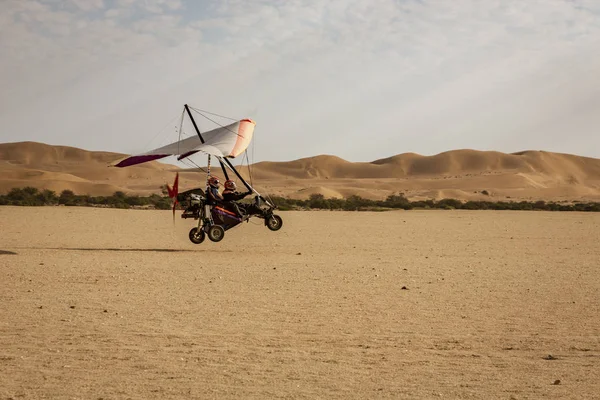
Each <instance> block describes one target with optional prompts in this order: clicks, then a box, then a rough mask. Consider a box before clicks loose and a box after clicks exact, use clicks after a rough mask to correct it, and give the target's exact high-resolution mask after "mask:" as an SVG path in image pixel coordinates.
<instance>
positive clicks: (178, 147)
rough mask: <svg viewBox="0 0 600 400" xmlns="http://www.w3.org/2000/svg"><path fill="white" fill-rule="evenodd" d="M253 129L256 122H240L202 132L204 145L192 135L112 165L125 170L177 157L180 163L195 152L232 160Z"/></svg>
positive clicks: (250, 135) (246, 144)
mask: <svg viewBox="0 0 600 400" xmlns="http://www.w3.org/2000/svg"><path fill="white" fill-rule="evenodd" d="M255 126H256V122H254V121H252V120H251V119H242V120H240V121H237V122H234V123H232V124H230V125H226V126H222V127H219V128H216V129H213V130H211V131H208V132H204V133H202V138H203V139H204V143H202V142H201V141H200V137H198V136H192V137H189V138H187V139H184V140H181V141H178V142H174V143H171V144H168V145H166V146H163V147H159V148H157V149H154V150H150V151H148V152H146V153H143V154H139V155H135V156H131V157H128V158H126V159H124V160H122V161H120V162H119V163H118V164H116V165H115V166H116V167H129V166H131V165H136V164H141V163H145V162H148V161H153V160H158V159H160V158H164V157H169V156H179V157H177V159H178V160H181V159H182V158H185V157H188V156H190V155H192V154H194V153H197V152H199V151H201V152H204V153H206V154H210V155H213V156H217V157H229V158H235V157H237V156H238V155H240V154H241V153H243V152H244V150H246V149H247V148H248V145H249V144H250V141H251V140H252V135H253V134H254V127H255Z"/></svg>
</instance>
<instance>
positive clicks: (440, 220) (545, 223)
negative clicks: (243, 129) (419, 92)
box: [0, 207, 600, 399]
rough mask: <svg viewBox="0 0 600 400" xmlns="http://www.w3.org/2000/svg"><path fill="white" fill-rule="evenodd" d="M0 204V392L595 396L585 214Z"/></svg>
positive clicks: (593, 295) (590, 239)
mask: <svg viewBox="0 0 600 400" xmlns="http://www.w3.org/2000/svg"><path fill="white" fill-rule="evenodd" d="M281 215H282V216H283V218H284V226H283V228H282V229H281V230H280V231H278V232H271V231H269V230H268V229H266V228H265V227H264V226H262V225H260V224H253V223H249V224H244V225H242V226H239V227H237V228H235V229H233V230H230V231H228V232H227V233H226V237H225V238H224V240H223V241H222V242H220V243H212V242H209V241H206V242H205V243H203V244H200V245H194V244H192V243H191V242H189V241H188V239H187V231H188V230H189V228H190V227H191V225H192V222H191V221H183V220H181V219H176V221H175V222H173V220H172V217H171V213H170V212H169V211H143V210H115V209H94V208H67V207H41V208H24V207H23V208H19V207H0V221H1V222H0V223H1V228H2V229H1V230H0V232H1V233H0V235H1V236H0V276H2V283H1V286H0V300H1V303H2V307H0V398H2V399H9V398H11V399H21V398H26V399H29V398H48V399H50V398H51V399H84V398H85V399H117V398H119V399H128V398H131V399H176V398H177V399H207V398H218V399H251V398H256V399H265V398H288V399H314V398H335V399H348V398H353V399H354V398H356V399H367V398H370V399H384V398H386V399H432V398H446V399H448V398H450V399H455V398H477V399H541V398H552V399H592V398H598V397H597V396H598V393H600V380H599V379H598V377H599V375H598V362H599V360H600V336H599V332H600V318H599V316H600V273H599V269H598V267H599V260H600V246H598V243H600V215H597V214H581V213H547V212H524V211H519V212H509V211H503V212H483V211H479V212H469V211H416V210H413V211H394V212H383V213H371V212H361V213H352V212H282V213H281Z"/></svg>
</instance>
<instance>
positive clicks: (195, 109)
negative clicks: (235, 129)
mask: <svg viewBox="0 0 600 400" xmlns="http://www.w3.org/2000/svg"><path fill="white" fill-rule="evenodd" d="M188 108H190V109H192V110H194V111H196V112H197V113H198V114H200V115H202V113H206V114H210V115H214V116H217V117H221V118H225V119H230V120H232V121H237V119H236V118H231V117H226V116H224V115H219V114H215V113H212V112H210V111H205V110H200V109H199V108H194V107H191V106H189V105H188Z"/></svg>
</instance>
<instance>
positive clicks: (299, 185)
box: [0, 142, 600, 201]
mask: <svg viewBox="0 0 600 400" xmlns="http://www.w3.org/2000/svg"><path fill="white" fill-rule="evenodd" d="M126 156H127V155H125V154H120V153H107V152H91V151H86V150H82V149H77V148H73V147H65V146H50V145H46V144H42V143H35V142H19V143H4V144H0V193H6V192H8V191H9V190H10V189H11V188H13V187H23V186H25V185H29V186H33V187H36V188H38V189H50V190H54V191H56V192H59V193H60V192H61V191H62V190H65V189H69V190H73V191H74V192H75V193H77V194H89V195H92V196H100V195H111V194H113V193H114V192H115V191H118V190H119V191H123V192H126V193H128V194H139V195H149V194H152V193H160V191H161V189H160V188H161V186H162V185H164V184H166V183H172V182H173V179H174V177H175V172H177V171H179V172H180V187H181V188H182V190H187V189H191V188H195V187H203V186H204V184H205V181H206V174H205V173H203V172H197V171H193V170H181V169H179V168H177V167H174V166H172V165H170V164H164V163H159V162H151V163H146V164H140V165H137V166H132V167H128V168H115V167H110V166H111V165H114V164H116V162H118V160H120V159H123V158H125V157H126ZM240 164H241V160H237V159H236V160H234V165H236V166H239V165H240ZM213 166H214V165H213ZM212 171H213V173H216V174H217V175H218V176H220V177H221V178H223V176H221V174H222V171H221V170H220V168H217V169H215V168H213V170H212ZM251 171H252V183H253V185H254V186H255V187H256V188H257V189H258V190H259V191H261V192H262V193H266V194H269V195H272V196H273V195H275V196H284V197H290V198H296V199H306V198H308V197H309V196H310V195H311V194H315V193H316V194H322V195H324V196H325V197H337V198H343V197H345V198H347V197H349V196H352V195H359V196H361V197H364V198H369V199H380V200H383V199H385V198H386V197H387V196H389V195H390V194H397V193H404V195H405V196H406V197H408V198H409V199H411V200H423V199H436V200H439V199H443V198H454V199H459V200H494V201H506V200H509V199H510V200H515V201H520V200H527V201H537V200H546V201H600V159H596V158H589V157H580V156H576V155H570V154H559V153H551V152H546V151H524V152H519V153H514V154H505V153H500V152H496V151H476V150H452V151H447V152H444V153H441V154H437V155H433V156H422V155H418V154H414V153H405V154H399V155H396V156H393V157H389V158H385V159H381V160H375V161H372V162H349V161H346V160H343V159H341V158H339V157H335V156H331V155H320V156H316V157H309V158H303V159H300V160H294V161H288V162H259V163H256V164H253V165H252V168H251ZM241 173H242V174H243V175H244V176H245V177H246V178H248V177H249V173H248V168H247V166H245V165H244V166H242V168H241ZM484 192H485V193H487V194H485V193H484Z"/></svg>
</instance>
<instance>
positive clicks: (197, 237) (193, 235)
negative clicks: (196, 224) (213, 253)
mask: <svg viewBox="0 0 600 400" xmlns="http://www.w3.org/2000/svg"><path fill="white" fill-rule="evenodd" d="M188 236H189V238H190V241H191V242H192V243H194V244H200V243H202V242H204V239H205V238H206V234H205V233H204V231H203V230H202V229H201V230H200V231H199V232H198V228H192V229H190V233H189V235H188Z"/></svg>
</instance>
